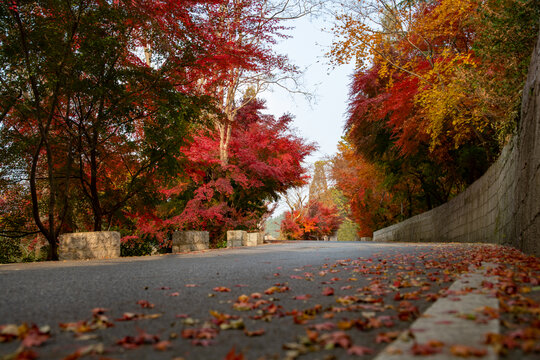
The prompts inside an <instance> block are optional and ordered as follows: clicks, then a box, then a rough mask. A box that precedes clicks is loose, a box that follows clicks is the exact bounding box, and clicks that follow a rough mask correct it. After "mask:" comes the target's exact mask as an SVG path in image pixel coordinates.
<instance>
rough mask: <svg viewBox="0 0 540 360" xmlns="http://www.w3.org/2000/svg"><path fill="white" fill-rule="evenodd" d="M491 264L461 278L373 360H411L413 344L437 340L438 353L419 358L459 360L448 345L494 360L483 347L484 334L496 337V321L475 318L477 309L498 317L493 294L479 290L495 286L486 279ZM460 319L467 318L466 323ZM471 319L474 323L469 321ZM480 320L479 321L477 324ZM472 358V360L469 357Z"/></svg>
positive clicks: (487, 348)
mask: <svg viewBox="0 0 540 360" xmlns="http://www.w3.org/2000/svg"><path fill="white" fill-rule="evenodd" d="M494 266H495V264H491V263H489V264H488V263H484V264H483V267H481V268H479V269H477V270H476V271H474V272H471V273H468V274H464V275H462V276H461V277H460V278H459V279H458V280H457V281H456V282H454V283H453V284H452V286H450V288H449V289H448V296H447V297H445V298H440V299H438V300H437V301H436V302H435V303H434V304H433V305H432V306H431V307H429V308H428V309H427V310H426V312H425V313H424V314H422V315H421V317H420V318H418V319H417V320H416V321H415V322H414V323H413V324H412V325H411V327H410V328H409V330H407V331H405V332H403V333H402V334H401V335H400V337H399V338H398V339H397V340H395V341H394V342H393V343H392V344H390V345H389V346H388V347H387V348H386V349H385V350H384V351H382V352H381V353H380V354H379V355H378V356H377V357H376V358H375V360H413V359H416V360H417V359H418V358H419V356H415V355H413V353H412V351H411V348H412V346H413V345H414V344H415V343H418V344H426V343H428V342H429V341H432V340H437V341H441V342H442V343H444V346H442V347H441V350H442V351H441V352H440V353H438V354H434V355H426V356H421V358H422V359H426V360H428V359H429V360H446V359H448V360H450V359H452V360H454V359H463V357H458V356H455V355H452V353H451V352H450V348H451V346H452V345H465V346H470V347H473V348H475V349H485V350H486V351H487V354H486V355H485V356H482V357H481V359H483V360H496V359H498V356H497V354H495V352H494V351H493V349H492V348H491V347H489V346H488V345H486V344H484V341H485V334H487V333H499V320H498V319H492V318H490V317H489V316H485V318H484V317H476V316H477V315H478V314H479V309H482V308H487V309H488V310H491V309H492V311H493V313H498V309H499V301H498V299H497V297H496V296H495V294H494V293H492V292H490V291H487V290H485V289H483V288H482V282H483V281H489V282H491V283H493V284H495V286H494V288H496V283H497V278H496V277H493V276H486V270H487V269H489V268H491V267H494ZM460 315H461V317H460ZM464 315H471V316H470V317H469V319H467V318H464V317H466V316H464ZM472 315H475V317H476V319H477V321H475V320H474V319H472ZM479 320H480V321H479ZM471 357H473V358H476V357H474V356H471Z"/></svg>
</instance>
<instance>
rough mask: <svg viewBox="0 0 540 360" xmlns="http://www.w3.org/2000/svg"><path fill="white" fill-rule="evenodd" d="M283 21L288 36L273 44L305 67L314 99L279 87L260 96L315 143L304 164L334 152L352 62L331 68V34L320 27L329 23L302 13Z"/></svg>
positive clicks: (269, 109) (306, 81)
mask: <svg viewBox="0 0 540 360" xmlns="http://www.w3.org/2000/svg"><path fill="white" fill-rule="evenodd" d="M287 25H288V26H294V29H292V30H290V31H289V32H288V34H289V35H291V37H290V38H288V39H285V40H283V41H281V42H280V43H279V44H277V47H276V52H277V53H279V54H283V55H287V56H288V57H289V59H290V60H291V62H292V63H293V64H294V65H296V66H298V67H300V68H301V69H305V73H304V77H303V80H304V87H306V88H307V89H308V90H309V92H310V93H313V95H314V97H315V100H314V101H311V102H309V101H308V100H306V98H305V96H304V95H301V94H290V93H288V92H287V91H285V90H282V89H274V91H272V92H265V93H263V94H262V95H261V97H262V98H264V99H265V100H266V105H267V112H268V113H270V114H272V115H274V116H276V117H277V116H281V115H283V114H284V113H290V114H292V115H294V117H295V118H294V122H293V127H294V128H295V130H296V131H297V133H298V135H300V136H301V137H303V138H304V139H306V140H307V141H308V142H315V143H316V144H317V145H318V150H317V151H316V152H314V153H313V154H312V155H311V156H310V157H309V158H307V159H306V165H308V164H313V163H314V162H315V161H317V160H322V159H324V158H325V157H328V156H331V155H333V154H335V153H336V152H337V144H338V142H339V141H340V139H341V137H342V136H343V125H344V122H345V117H346V116H345V115H346V114H345V113H346V110H347V99H348V91H349V90H348V89H349V84H350V76H351V74H352V73H353V65H352V64H348V65H342V66H340V67H338V68H333V67H332V66H331V65H330V64H329V60H328V58H326V57H325V53H326V52H327V51H328V50H329V47H330V44H331V42H332V35H331V34H330V33H328V32H326V31H323V30H322V29H323V28H324V27H327V28H329V27H330V25H331V24H328V23H326V24H325V23H324V22H323V21H321V20H320V19H312V20H311V21H310V19H309V18H308V17H303V18H301V19H298V20H294V21H291V22H290V23H289V24H287ZM285 210H287V206H286V204H285V202H284V201H283V200H282V201H280V202H278V208H277V209H276V210H275V212H274V216H277V215H279V214H280V213H282V212H283V211H285Z"/></svg>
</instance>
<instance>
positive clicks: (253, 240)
mask: <svg viewBox="0 0 540 360" xmlns="http://www.w3.org/2000/svg"><path fill="white" fill-rule="evenodd" d="M262 237H263V234H262V232H259V231H258V232H248V233H246V237H245V242H244V246H257V245H260V244H262Z"/></svg>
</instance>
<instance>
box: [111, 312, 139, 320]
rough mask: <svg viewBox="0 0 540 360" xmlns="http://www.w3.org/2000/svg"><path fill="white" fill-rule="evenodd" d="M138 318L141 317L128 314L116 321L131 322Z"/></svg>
mask: <svg viewBox="0 0 540 360" xmlns="http://www.w3.org/2000/svg"><path fill="white" fill-rule="evenodd" d="M138 317H139V314H135V313H129V312H126V313H124V314H123V315H122V317H121V318H118V319H116V321H130V320H135V319H137V318H138Z"/></svg>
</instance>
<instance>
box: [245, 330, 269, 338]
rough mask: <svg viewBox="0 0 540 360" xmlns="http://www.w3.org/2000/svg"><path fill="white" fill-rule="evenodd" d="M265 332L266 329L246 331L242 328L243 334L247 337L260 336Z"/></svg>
mask: <svg viewBox="0 0 540 360" xmlns="http://www.w3.org/2000/svg"><path fill="white" fill-rule="evenodd" d="M265 332H266V330H264V329H258V330H253V331H248V330H247V329H244V334H245V335H246V336H249V337H252V336H261V335H264V333H265Z"/></svg>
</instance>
